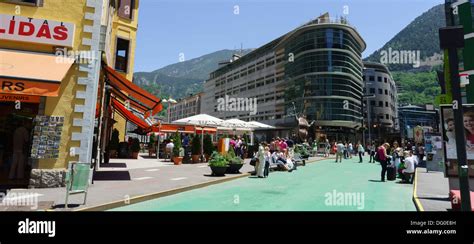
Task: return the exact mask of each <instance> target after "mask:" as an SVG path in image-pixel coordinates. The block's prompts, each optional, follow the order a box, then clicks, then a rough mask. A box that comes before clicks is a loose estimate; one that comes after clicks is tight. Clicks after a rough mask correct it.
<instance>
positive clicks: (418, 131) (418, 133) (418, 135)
mask: <svg viewBox="0 0 474 244" xmlns="http://www.w3.org/2000/svg"><path fill="white" fill-rule="evenodd" d="M413 135H414V137H415V143H417V144H418V143H423V127H421V126H417V127H415V128H413Z"/></svg>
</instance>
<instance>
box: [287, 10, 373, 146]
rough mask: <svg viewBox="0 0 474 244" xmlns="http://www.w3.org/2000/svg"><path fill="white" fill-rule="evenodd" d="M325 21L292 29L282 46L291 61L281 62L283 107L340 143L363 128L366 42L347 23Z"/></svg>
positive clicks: (319, 132) (323, 134) (320, 132)
mask: <svg viewBox="0 0 474 244" xmlns="http://www.w3.org/2000/svg"><path fill="white" fill-rule="evenodd" d="M324 20H327V19H323V21H316V22H314V23H309V24H307V25H305V26H302V27H300V28H298V29H296V30H295V31H294V32H293V33H291V35H290V36H289V37H288V38H287V40H286V41H285V43H284V44H282V45H284V49H285V53H286V54H287V55H288V56H290V57H291V56H293V57H294V60H293V61H291V60H290V61H289V62H286V64H285V80H286V82H285V84H284V86H285V105H286V109H287V110H291V109H294V108H295V107H296V111H302V113H303V114H304V115H306V118H307V119H308V121H313V120H314V121H315V124H316V132H318V134H321V135H322V136H329V137H331V138H333V139H340V138H346V137H347V136H346V137H345V136H341V137H339V136H338V134H345V135H347V133H350V134H355V132H356V130H355V129H357V128H360V127H361V126H362V113H361V112H362V95H363V86H364V84H363V79H362V76H363V74H362V72H363V63H362V60H361V53H362V52H363V51H364V50H365V48H366V44H365V42H364V40H363V39H362V37H361V36H360V35H359V33H358V32H357V31H356V30H355V29H354V28H353V27H351V26H349V25H348V24H347V22H346V21H344V20H340V21H324ZM293 105H294V106H293ZM328 134H329V135H328ZM331 134H332V135H331ZM334 137H336V138H334Z"/></svg>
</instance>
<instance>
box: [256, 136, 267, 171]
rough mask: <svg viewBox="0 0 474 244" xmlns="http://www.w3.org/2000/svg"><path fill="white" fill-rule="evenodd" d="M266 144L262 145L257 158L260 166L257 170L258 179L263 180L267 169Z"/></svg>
mask: <svg viewBox="0 0 474 244" xmlns="http://www.w3.org/2000/svg"><path fill="white" fill-rule="evenodd" d="M265 146H266V145H265V143H263V142H262V143H261V144H260V146H259V147H258V153H257V158H258V166H257V167H256V168H257V176H258V178H263V177H264V175H263V173H264V172H263V171H264V169H265Z"/></svg>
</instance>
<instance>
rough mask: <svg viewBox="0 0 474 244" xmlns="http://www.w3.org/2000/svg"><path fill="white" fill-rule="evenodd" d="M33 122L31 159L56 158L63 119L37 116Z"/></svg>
mask: <svg viewBox="0 0 474 244" xmlns="http://www.w3.org/2000/svg"><path fill="white" fill-rule="evenodd" d="M34 122H35V127H34V130H33V144H32V146H31V158H33V159H49V158H58V157H59V145H60V142H61V132H62V130H63V125H64V117H61V116H41V115H38V116H36V118H35V121H34Z"/></svg>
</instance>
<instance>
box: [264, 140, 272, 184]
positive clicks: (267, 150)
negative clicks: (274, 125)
mask: <svg viewBox="0 0 474 244" xmlns="http://www.w3.org/2000/svg"><path fill="white" fill-rule="evenodd" d="M264 153H265V169H264V170H263V177H265V178H267V177H268V173H269V171H270V160H272V154H271V153H270V148H269V147H268V146H265V148H264Z"/></svg>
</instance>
